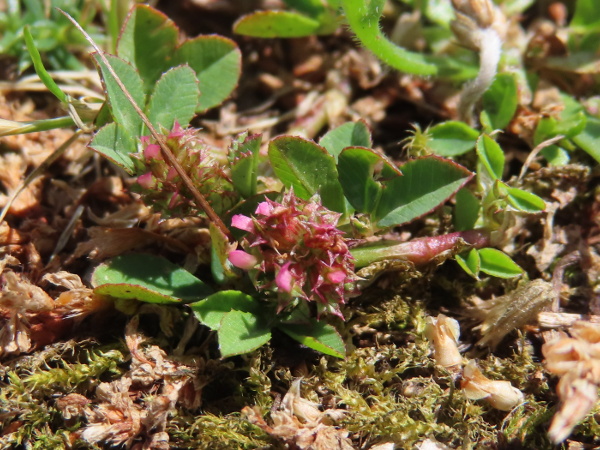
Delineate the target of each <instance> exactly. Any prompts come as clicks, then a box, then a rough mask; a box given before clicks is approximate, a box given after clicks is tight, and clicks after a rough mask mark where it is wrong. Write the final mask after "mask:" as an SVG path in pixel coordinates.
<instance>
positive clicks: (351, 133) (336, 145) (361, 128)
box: [319, 120, 372, 162]
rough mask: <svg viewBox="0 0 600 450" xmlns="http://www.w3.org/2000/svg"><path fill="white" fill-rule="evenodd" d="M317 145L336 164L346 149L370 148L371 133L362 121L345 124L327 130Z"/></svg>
mask: <svg viewBox="0 0 600 450" xmlns="http://www.w3.org/2000/svg"><path fill="white" fill-rule="evenodd" d="M319 145H320V146H321V147H324V148H325V150H327V151H328V152H329V154H330V155H332V156H333V157H334V158H335V160H336V162H337V158H338V156H339V154H340V153H341V152H342V150H343V149H345V148H346V147H366V148H370V147H371V145H372V142H371V132H370V131H369V127H368V126H367V124H366V123H365V122H364V121H363V120H359V121H358V122H346V123H345V124H343V125H340V126H339V127H337V128H334V129H333V130H329V131H328V132H327V133H326V134H325V135H324V136H323V137H322V138H321V140H320V141H319Z"/></svg>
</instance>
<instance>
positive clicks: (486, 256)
mask: <svg viewBox="0 0 600 450" xmlns="http://www.w3.org/2000/svg"><path fill="white" fill-rule="evenodd" d="M478 252H479V258H480V259H481V271H482V272H484V273H487V274H488V275H492V276H494V277H498V278H512V277H516V276H517V275H521V274H522V273H523V269H521V268H520V267H519V266H518V265H517V264H516V263H515V262H514V261H513V260H512V259H511V258H510V256H508V255H507V254H506V253H504V252H501V251H500V250H496V249H495V248H482V249H480V250H478Z"/></svg>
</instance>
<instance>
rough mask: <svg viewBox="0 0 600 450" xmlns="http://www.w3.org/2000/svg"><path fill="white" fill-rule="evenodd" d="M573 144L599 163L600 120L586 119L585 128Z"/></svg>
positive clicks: (574, 138) (574, 139)
mask: <svg viewBox="0 0 600 450" xmlns="http://www.w3.org/2000/svg"><path fill="white" fill-rule="evenodd" d="M573 142H575V144H577V145H578V146H579V147H580V148H581V149H583V150H584V151H585V152H587V153H588V154H589V155H590V156H591V157H592V158H594V159H595V160H596V161H597V162H599V163H600V119H597V118H595V117H588V120H587V123H586V125H585V128H584V129H583V131H582V132H581V133H579V134H578V135H577V136H575V137H573Z"/></svg>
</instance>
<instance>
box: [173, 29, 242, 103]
mask: <svg viewBox="0 0 600 450" xmlns="http://www.w3.org/2000/svg"><path fill="white" fill-rule="evenodd" d="M181 64H188V65H189V66H190V67H191V68H192V69H194V71H195V72H196V76H197V77H198V81H199V83H200V101H199V102H198V106H197V109H196V112H197V113H200V112H204V111H206V110H208V109H210V108H213V107H215V106H217V105H220V104H221V103H223V102H224V101H225V100H226V99H227V97H229V96H230V95H231V93H232V92H233V90H234V89H235V88H236V86H237V84H238V80H239V78H240V74H241V67H242V54H241V52H240V50H239V48H238V47H237V45H236V44H235V42H233V41H232V40H231V39H227V38H225V37H223V36H216V35H212V36H198V37H196V38H195V39H190V40H187V41H186V42H184V43H183V45H181V47H179V48H178V49H177V50H176V51H175V54H174V55H173V59H172V61H171V65H172V66H178V65H181Z"/></svg>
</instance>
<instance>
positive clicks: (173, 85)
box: [147, 66, 200, 130]
mask: <svg viewBox="0 0 600 450" xmlns="http://www.w3.org/2000/svg"><path fill="white" fill-rule="evenodd" d="M199 95H200V92H199V90H198V80H197V79H196V74H195V72H194V71H193V70H192V69H191V68H189V67H188V66H179V67H175V68H173V69H171V70H169V71H168V72H165V73H164V74H163V75H162V77H161V78H160V79H159V80H158V82H157V83H156V87H155V88H154V91H153V92H152V95H151V96H150V102H149V104H148V110H147V115H148V119H150V122H151V123H152V125H154V127H156V129H160V126H163V127H164V128H166V129H167V130H170V129H172V128H173V125H174V124H175V121H177V122H178V123H179V125H181V126H182V127H183V128H185V127H186V126H187V125H188V124H189V123H190V120H192V117H194V114H195V112H196V106H197V105H198V96H199ZM174 99H176V101H173V100H174Z"/></svg>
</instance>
